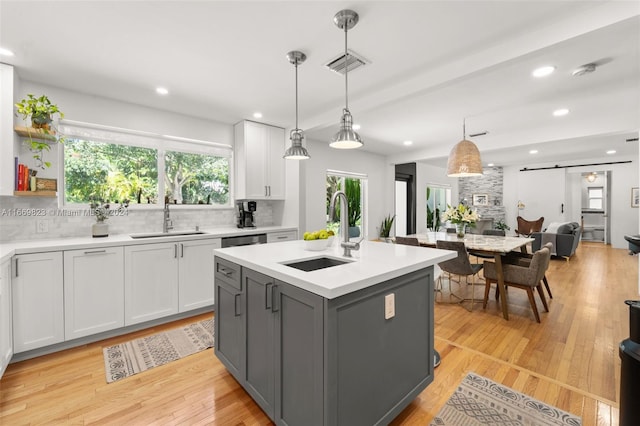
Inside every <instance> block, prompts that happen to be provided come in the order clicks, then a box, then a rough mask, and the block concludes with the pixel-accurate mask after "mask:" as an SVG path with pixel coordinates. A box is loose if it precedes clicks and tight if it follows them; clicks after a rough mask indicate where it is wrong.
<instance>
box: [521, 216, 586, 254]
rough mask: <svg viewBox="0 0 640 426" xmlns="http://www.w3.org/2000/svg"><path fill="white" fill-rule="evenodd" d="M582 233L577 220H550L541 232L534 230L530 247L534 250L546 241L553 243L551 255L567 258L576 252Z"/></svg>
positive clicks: (538, 248)
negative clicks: (559, 221) (560, 221)
mask: <svg viewBox="0 0 640 426" xmlns="http://www.w3.org/2000/svg"><path fill="white" fill-rule="evenodd" d="M581 235H582V232H581V229H580V224H578V223H577V222H562V223H558V222H552V223H551V224H549V226H548V227H547V229H545V230H543V231H542V232H534V233H533V234H531V238H533V239H534V241H533V243H532V244H531V248H532V249H533V251H534V252H535V251H536V250H540V247H542V246H543V245H545V244H546V243H548V242H551V243H553V250H551V255H553V256H560V257H564V258H565V259H567V260H569V258H570V257H571V256H573V255H574V254H575V252H576V248H577V247H578V243H579V242H580V236H581Z"/></svg>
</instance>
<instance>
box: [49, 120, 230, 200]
mask: <svg viewBox="0 0 640 426" xmlns="http://www.w3.org/2000/svg"><path fill="white" fill-rule="evenodd" d="M61 131H62V132H63V134H64V135H65V143H64V167H63V169H64V176H63V179H64V195H63V200H64V204H67V205H68V204H78V203H79V204H88V203H90V202H91V201H92V200H102V201H109V202H112V203H117V202H122V201H124V200H129V203H130V205H136V204H151V205H158V204H163V203H164V202H165V201H167V202H169V203H172V204H180V205H211V206H223V207H229V206H230V204H231V202H230V195H229V187H230V182H229V175H230V170H229V167H230V158H231V152H232V151H231V146H229V145H223V144H215V143H210V142H204V141H193V140H188V139H184V138H176V137H168V136H160V135H153V134H148V133H143V132H135V131H125V130H121V129H112V128H107V127H104V126H94V125H88V124H77V123H74V124H68V122H65V123H64V124H61Z"/></svg>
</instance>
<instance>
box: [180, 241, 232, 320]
mask: <svg viewBox="0 0 640 426" xmlns="http://www.w3.org/2000/svg"><path fill="white" fill-rule="evenodd" d="M179 244H180V245H179V251H180V257H179V259H180V261H179V265H178V270H179V276H180V279H179V296H178V300H179V302H180V307H179V311H180V312H185V311H190V310H192V309H197V308H201V307H204V306H209V305H213V302H214V293H215V288H214V286H213V276H214V272H215V271H214V269H215V266H214V260H213V249H217V248H220V247H221V246H222V244H221V240H220V238H214V239H208V240H195V241H184V242H181V243H179Z"/></svg>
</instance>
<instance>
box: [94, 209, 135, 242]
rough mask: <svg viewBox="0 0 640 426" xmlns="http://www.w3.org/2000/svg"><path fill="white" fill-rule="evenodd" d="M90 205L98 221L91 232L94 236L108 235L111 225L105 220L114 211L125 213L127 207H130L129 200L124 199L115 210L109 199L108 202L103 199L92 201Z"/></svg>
mask: <svg viewBox="0 0 640 426" xmlns="http://www.w3.org/2000/svg"><path fill="white" fill-rule="evenodd" d="M89 207H91V214H92V215H94V216H95V217H96V223H94V224H93V226H92V227H91V234H92V235H93V236H94V237H108V236H109V225H108V224H107V223H105V221H106V220H107V219H109V216H111V215H112V214H113V213H118V214H120V215H122V214H124V212H125V211H126V210H127V207H129V200H124V201H123V202H122V204H120V206H119V207H118V208H117V209H115V210H112V209H111V206H110V204H109V202H108V201H107V202H106V203H105V202H103V201H91V203H90V204H89Z"/></svg>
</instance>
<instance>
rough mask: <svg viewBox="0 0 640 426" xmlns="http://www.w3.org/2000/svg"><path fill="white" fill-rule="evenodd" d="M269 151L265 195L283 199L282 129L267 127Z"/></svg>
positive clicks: (283, 144) (283, 162)
mask: <svg viewBox="0 0 640 426" xmlns="http://www.w3.org/2000/svg"><path fill="white" fill-rule="evenodd" d="M267 130H268V139H269V152H268V157H265V158H268V165H267V167H268V169H267V173H268V174H267V196H268V198H271V199H280V200H284V195H285V161H286V160H285V159H284V158H282V156H283V155H284V151H285V137H284V136H285V135H284V129H281V128H280V127H272V126H269V127H268V129H267Z"/></svg>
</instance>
